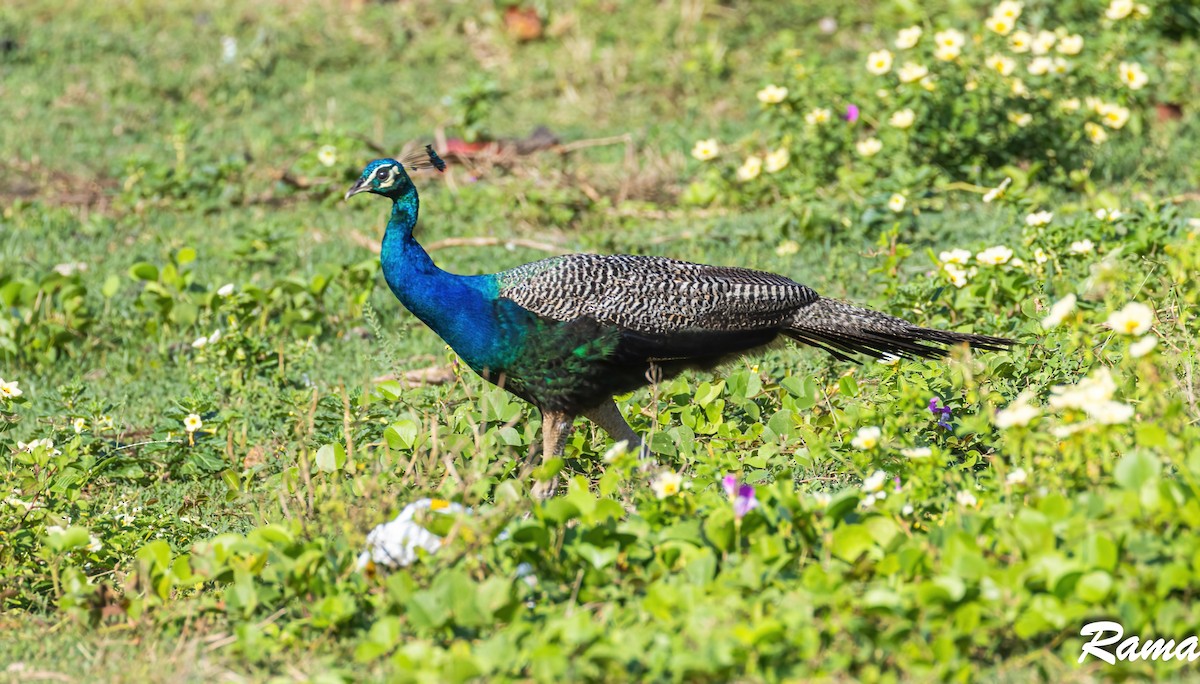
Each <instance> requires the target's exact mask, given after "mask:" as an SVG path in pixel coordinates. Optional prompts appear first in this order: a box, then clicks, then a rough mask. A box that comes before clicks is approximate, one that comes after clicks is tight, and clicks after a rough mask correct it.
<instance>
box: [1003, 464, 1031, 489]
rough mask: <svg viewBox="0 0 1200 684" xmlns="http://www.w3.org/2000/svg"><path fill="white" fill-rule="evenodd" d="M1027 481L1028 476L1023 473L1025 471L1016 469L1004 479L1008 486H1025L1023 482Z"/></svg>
mask: <svg viewBox="0 0 1200 684" xmlns="http://www.w3.org/2000/svg"><path fill="white" fill-rule="evenodd" d="M1028 479H1029V475H1027V474H1026V473H1025V469H1024V468H1017V469H1015V470H1013V471H1012V472H1010V473H1009V474H1008V475H1007V476H1006V477H1005V478H1004V481H1005V482H1006V483H1008V484H1010V485H1021V484H1025V481H1026V480H1028Z"/></svg>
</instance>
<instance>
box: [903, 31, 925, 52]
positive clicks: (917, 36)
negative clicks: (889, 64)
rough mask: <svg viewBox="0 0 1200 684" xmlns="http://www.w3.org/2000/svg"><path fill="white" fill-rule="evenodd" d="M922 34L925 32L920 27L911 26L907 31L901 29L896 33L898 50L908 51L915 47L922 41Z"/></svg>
mask: <svg viewBox="0 0 1200 684" xmlns="http://www.w3.org/2000/svg"><path fill="white" fill-rule="evenodd" d="M922 33H924V31H923V30H922V29H921V27H920V26H909V27H908V28H906V29H900V31H899V32H898V33H896V48H897V49H899V50H908V49H909V48H912V47H914V46H915V45H916V44H917V41H919V40H921V34H922Z"/></svg>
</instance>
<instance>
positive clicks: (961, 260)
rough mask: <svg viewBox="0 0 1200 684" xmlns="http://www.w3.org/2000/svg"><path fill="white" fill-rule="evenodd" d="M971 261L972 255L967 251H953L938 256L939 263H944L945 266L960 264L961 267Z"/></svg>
mask: <svg viewBox="0 0 1200 684" xmlns="http://www.w3.org/2000/svg"><path fill="white" fill-rule="evenodd" d="M970 260H971V253H970V252H968V251H967V250H965V249H952V250H950V251H948V252H942V253H941V254H938V261H940V262H942V263H943V264H958V265H959V266H966V265H967V262H969V261H970Z"/></svg>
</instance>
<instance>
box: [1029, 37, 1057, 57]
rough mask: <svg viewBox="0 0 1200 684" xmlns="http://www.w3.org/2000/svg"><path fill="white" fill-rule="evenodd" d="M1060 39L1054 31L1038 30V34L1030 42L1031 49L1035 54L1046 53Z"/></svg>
mask: <svg viewBox="0 0 1200 684" xmlns="http://www.w3.org/2000/svg"><path fill="white" fill-rule="evenodd" d="M1057 40H1058V36H1056V35H1054V32H1052V31H1038V34H1037V35H1036V36H1034V37H1033V42H1031V43H1030V44H1029V49H1030V51H1032V52H1033V54H1035V55H1044V54H1046V53H1047V52H1050V50H1052V49H1053V48H1054V43H1055V42H1056V41H1057Z"/></svg>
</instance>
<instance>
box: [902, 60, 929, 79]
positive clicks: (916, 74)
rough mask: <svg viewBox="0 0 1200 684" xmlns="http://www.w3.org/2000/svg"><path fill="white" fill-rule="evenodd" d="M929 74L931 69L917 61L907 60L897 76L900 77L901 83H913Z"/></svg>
mask: <svg viewBox="0 0 1200 684" xmlns="http://www.w3.org/2000/svg"><path fill="white" fill-rule="evenodd" d="M928 75H929V69H926V68H925V67H924V66H923V65H921V64H917V63H916V62H905V63H904V66H902V67H900V69H899V70H898V71H897V72H896V76H898V77H899V78H900V82H901V83H912V82H913V81H919V80H921V79H923V78H925V77H926V76H928Z"/></svg>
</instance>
